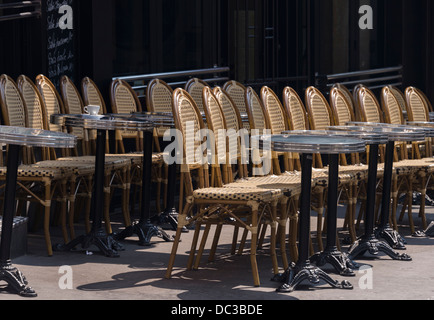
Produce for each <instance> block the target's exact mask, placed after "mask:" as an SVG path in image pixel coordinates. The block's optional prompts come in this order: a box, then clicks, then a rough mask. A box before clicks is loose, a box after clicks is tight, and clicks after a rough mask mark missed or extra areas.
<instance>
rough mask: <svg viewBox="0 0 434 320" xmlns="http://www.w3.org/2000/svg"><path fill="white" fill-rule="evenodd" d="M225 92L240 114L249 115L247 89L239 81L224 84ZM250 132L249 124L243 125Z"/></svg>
mask: <svg viewBox="0 0 434 320" xmlns="http://www.w3.org/2000/svg"><path fill="white" fill-rule="evenodd" d="M223 90H224V91H225V92H226V93H227V94H228V95H229V97H230V98H231V99H232V101H233V102H234V104H235V107H236V108H237V109H238V112H240V113H247V105H246V98H245V97H246V90H247V88H246V87H245V86H244V85H242V84H241V83H239V82H237V81H228V82H226V83H225V84H224V86H223ZM243 126H244V128H245V129H247V130H249V129H250V127H249V123H244V124H243Z"/></svg>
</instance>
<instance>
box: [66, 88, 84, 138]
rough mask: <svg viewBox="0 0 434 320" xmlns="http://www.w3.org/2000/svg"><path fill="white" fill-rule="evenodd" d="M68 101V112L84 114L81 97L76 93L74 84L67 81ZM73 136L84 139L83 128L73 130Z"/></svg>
mask: <svg viewBox="0 0 434 320" xmlns="http://www.w3.org/2000/svg"><path fill="white" fill-rule="evenodd" d="M65 95H66V97H65V98H66V101H65V104H66V105H67V106H68V110H69V113H70V114H82V113H83V110H82V105H81V101H80V97H79V96H78V95H77V92H76V91H75V88H74V87H73V86H72V84H71V83H70V82H69V81H67V82H66V92H65ZM71 129H72V132H71V133H72V134H73V135H75V136H77V137H78V138H79V139H83V137H84V132H83V129H81V128H75V127H73V128H71Z"/></svg>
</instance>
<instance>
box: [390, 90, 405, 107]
mask: <svg viewBox="0 0 434 320" xmlns="http://www.w3.org/2000/svg"><path fill="white" fill-rule="evenodd" d="M389 90H390V93H391V94H393V96H394V97H395V99H396V101H397V102H398V104H399V106H400V108H401V110H402V111H407V102H406V101H405V97H404V95H403V94H402V92H401V91H399V90H398V89H397V88H395V87H393V86H390V87H389Z"/></svg>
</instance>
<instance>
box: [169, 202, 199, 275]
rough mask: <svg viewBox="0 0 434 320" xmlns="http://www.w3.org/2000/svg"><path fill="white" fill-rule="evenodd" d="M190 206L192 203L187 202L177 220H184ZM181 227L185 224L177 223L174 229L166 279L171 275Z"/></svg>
mask: <svg viewBox="0 0 434 320" xmlns="http://www.w3.org/2000/svg"><path fill="white" fill-rule="evenodd" d="M192 207H193V204H191V203H189V204H187V205H186V206H185V208H184V212H183V213H182V216H181V215H180V217H179V220H178V221H179V222H180V221H185V217H186V216H187V213H188V212H189V211H190V210H191V208H192ZM183 227H185V225H184V224H183V223H178V228H177V229H176V235H175V239H174V241H173V245H172V251H171V253H170V258H169V263H168V265H167V269H166V275H165V278H166V279H170V278H171V277H172V271H173V265H174V263H175V258H176V253H177V251H178V247H179V241H180V240H181V234H182V228H183Z"/></svg>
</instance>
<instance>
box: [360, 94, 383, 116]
mask: <svg viewBox="0 0 434 320" xmlns="http://www.w3.org/2000/svg"><path fill="white" fill-rule="evenodd" d="M362 108H364V110H365V114H366V121H367V122H375V123H379V122H381V118H380V114H379V110H378V108H377V104H376V103H375V100H374V99H373V97H372V96H371V95H370V94H367V93H366V94H365V95H364V96H363V99H362Z"/></svg>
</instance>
